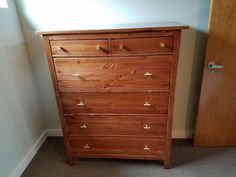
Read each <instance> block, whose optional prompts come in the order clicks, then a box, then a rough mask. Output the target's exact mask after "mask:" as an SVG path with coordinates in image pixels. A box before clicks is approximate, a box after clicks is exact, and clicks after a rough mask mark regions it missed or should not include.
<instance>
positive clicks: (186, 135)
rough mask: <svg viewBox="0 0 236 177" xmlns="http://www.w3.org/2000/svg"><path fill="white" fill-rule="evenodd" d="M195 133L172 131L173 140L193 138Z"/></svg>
mask: <svg viewBox="0 0 236 177" xmlns="http://www.w3.org/2000/svg"><path fill="white" fill-rule="evenodd" d="M192 136H193V131H186V130H172V138H183V139H185V138H192Z"/></svg>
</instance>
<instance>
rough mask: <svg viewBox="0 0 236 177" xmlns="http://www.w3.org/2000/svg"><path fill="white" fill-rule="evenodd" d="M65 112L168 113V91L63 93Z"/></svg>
mask: <svg viewBox="0 0 236 177" xmlns="http://www.w3.org/2000/svg"><path fill="white" fill-rule="evenodd" d="M61 97H62V103H63V109H64V113H140V114H145V113H155V114H167V112H168V111H167V110H168V93H167V92H163V93H148V92H147V93H125V92H124V93H111V92H107V93H66V92H63V93H61Z"/></svg>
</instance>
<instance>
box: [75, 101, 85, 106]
mask: <svg viewBox="0 0 236 177" xmlns="http://www.w3.org/2000/svg"><path fill="white" fill-rule="evenodd" d="M77 106H85V103H84V102H83V101H82V100H81V101H80V102H79V103H77Z"/></svg>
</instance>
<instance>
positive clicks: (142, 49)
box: [112, 37, 174, 54]
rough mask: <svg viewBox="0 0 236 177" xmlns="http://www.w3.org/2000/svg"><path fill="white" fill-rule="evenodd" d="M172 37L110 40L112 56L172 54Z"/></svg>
mask: <svg viewBox="0 0 236 177" xmlns="http://www.w3.org/2000/svg"><path fill="white" fill-rule="evenodd" d="M173 46H174V39H173V37H148V38H134V39H114V40H112V53H113V54H129V53H130V54H132V53H133V54H135V53H164V52H173Z"/></svg>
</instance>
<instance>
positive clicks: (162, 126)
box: [65, 115, 167, 138]
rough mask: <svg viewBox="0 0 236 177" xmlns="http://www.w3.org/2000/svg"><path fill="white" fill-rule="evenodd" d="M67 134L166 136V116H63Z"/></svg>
mask: <svg viewBox="0 0 236 177" xmlns="http://www.w3.org/2000/svg"><path fill="white" fill-rule="evenodd" d="M65 120H66V123H67V126H68V127H70V128H69V129H68V135H69V136H114V137H115V136H126V137H127V136H128V137H130V136H139V137H158V138H166V123H167V119H166V117H160V116H157V115H135V116H127V115H123V116H121V115H118V116H114V115H90V116H89V115H81V116H66V117H65Z"/></svg>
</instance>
